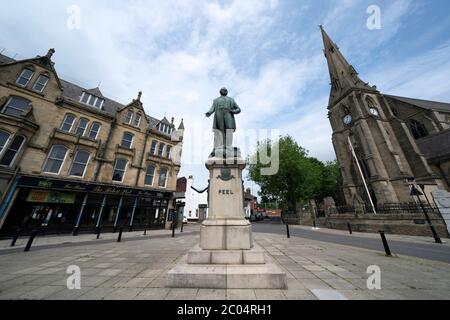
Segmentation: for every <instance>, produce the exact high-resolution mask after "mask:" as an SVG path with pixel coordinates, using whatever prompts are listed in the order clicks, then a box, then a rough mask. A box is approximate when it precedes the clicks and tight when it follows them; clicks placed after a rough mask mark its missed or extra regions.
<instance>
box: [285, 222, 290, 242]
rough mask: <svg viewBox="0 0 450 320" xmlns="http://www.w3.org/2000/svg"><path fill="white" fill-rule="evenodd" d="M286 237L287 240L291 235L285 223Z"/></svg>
mask: <svg viewBox="0 0 450 320" xmlns="http://www.w3.org/2000/svg"><path fill="white" fill-rule="evenodd" d="M286 235H287V237H288V239H289V238H290V237H291V233H290V232H289V224H288V223H286Z"/></svg>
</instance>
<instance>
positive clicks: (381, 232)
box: [378, 231, 392, 257]
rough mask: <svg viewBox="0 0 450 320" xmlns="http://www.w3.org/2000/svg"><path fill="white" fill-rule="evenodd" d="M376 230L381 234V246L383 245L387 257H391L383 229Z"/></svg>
mask: <svg viewBox="0 0 450 320" xmlns="http://www.w3.org/2000/svg"><path fill="white" fill-rule="evenodd" d="M378 232H379V233H380V235H381V240H382V241H383V247H384V251H385V252H386V255H387V256H388V257H392V254H391V249H389V244H388V242H387V240H386V236H385V235H384V231H378Z"/></svg>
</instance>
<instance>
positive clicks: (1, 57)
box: [0, 53, 15, 64]
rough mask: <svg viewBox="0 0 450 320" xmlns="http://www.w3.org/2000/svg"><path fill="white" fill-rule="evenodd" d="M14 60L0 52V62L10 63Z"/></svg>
mask: <svg viewBox="0 0 450 320" xmlns="http://www.w3.org/2000/svg"><path fill="white" fill-rule="evenodd" d="M14 61H15V60H14V59H12V58H10V57H7V56H5V55H3V54H1V53H0V64H6V63H12V62H14Z"/></svg>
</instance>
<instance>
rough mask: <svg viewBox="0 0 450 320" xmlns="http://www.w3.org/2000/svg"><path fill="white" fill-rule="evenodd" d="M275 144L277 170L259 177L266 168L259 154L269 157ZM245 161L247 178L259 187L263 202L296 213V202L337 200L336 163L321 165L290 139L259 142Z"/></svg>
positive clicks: (338, 192)
mask: <svg viewBox="0 0 450 320" xmlns="http://www.w3.org/2000/svg"><path fill="white" fill-rule="evenodd" d="M275 144H277V145H278V148H279V170H278V172H277V173H276V174H274V175H262V174H261V168H264V167H266V165H263V164H262V163H261V161H260V157H259V154H261V153H262V154H271V153H272V149H273V148H274V146H275ZM266 150H267V151H266ZM250 160H251V161H250ZM248 162H249V163H248V173H249V174H248V178H249V179H250V180H253V181H254V182H256V183H257V184H258V185H259V187H260V189H261V190H260V192H259V195H260V196H261V197H262V199H263V200H266V202H269V201H270V202H278V203H280V204H281V206H282V207H284V208H285V209H288V210H290V211H291V210H292V211H294V212H296V210H297V203H298V202H306V201H309V200H310V199H315V200H317V201H322V199H323V198H325V197H333V198H334V199H336V200H338V201H339V199H340V184H339V181H340V180H339V177H340V170H339V165H338V163H337V161H329V162H325V163H323V162H321V161H320V160H318V159H316V158H313V157H308V151H307V150H305V149H304V148H302V147H301V146H299V145H298V144H297V142H296V141H295V140H294V139H293V138H292V137H290V136H284V137H280V139H279V140H278V141H277V142H273V141H271V140H264V141H262V142H259V143H258V145H257V149H256V151H255V153H254V154H253V155H251V156H250V157H249V161H248ZM263 202H264V201H263Z"/></svg>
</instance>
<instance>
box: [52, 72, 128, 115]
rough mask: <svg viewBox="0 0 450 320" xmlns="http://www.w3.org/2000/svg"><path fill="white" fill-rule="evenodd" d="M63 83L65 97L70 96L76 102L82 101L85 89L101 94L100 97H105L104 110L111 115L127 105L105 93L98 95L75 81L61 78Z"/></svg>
mask: <svg viewBox="0 0 450 320" xmlns="http://www.w3.org/2000/svg"><path fill="white" fill-rule="evenodd" d="M61 85H62V86H63V96H64V97H65V98H69V99H71V100H73V101H75V102H79V101H80V97H81V94H82V93H83V91H85V92H88V93H91V94H94V95H96V96H99V97H100V98H103V99H105V103H104V104H103V111H105V112H106V113H108V114H110V115H115V114H116V112H117V110H120V109H122V108H125V106H124V105H123V104H121V103H119V102H117V101H114V100H111V99H108V98H106V97H104V96H103V95H97V94H95V93H94V92H92V90H86V89H84V88H82V87H80V86H78V85H76V84H74V83H71V82H68V81H65V80H62V79H61ZM97 90H98V89H97ZM98 91H100V90H98ZM100 94H101V92H100ZM95 109H96V110H97V108H95Z"/></svg>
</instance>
